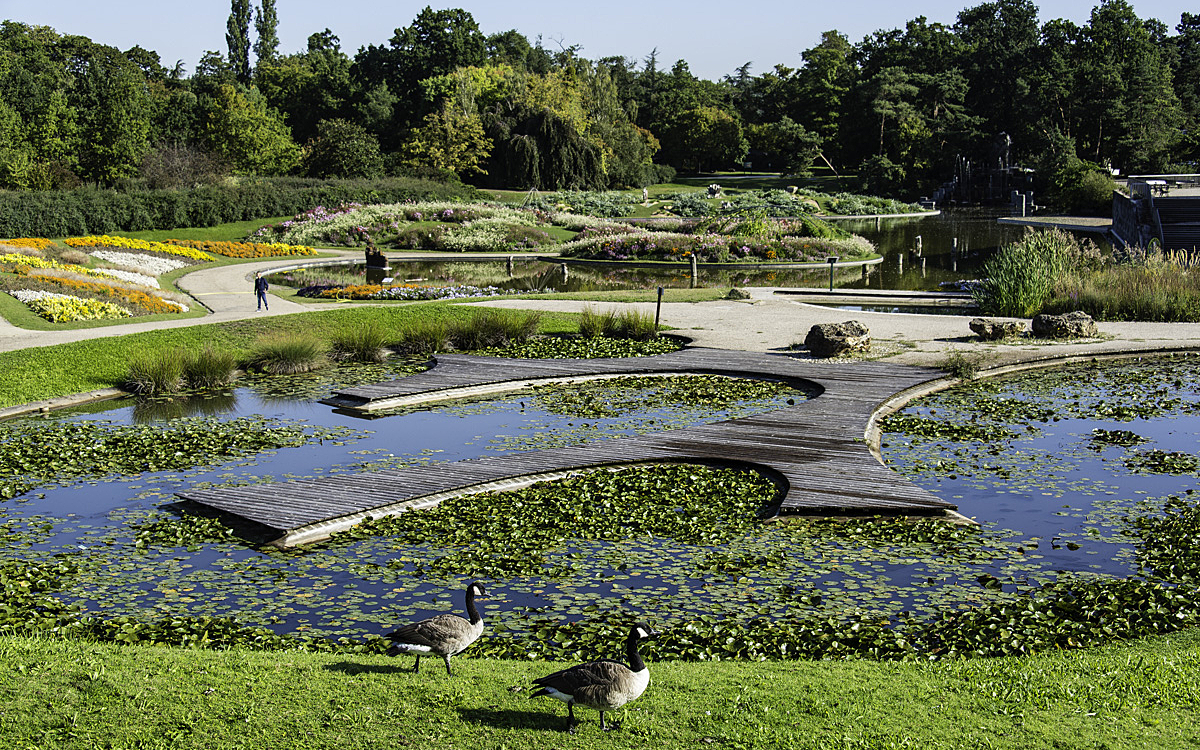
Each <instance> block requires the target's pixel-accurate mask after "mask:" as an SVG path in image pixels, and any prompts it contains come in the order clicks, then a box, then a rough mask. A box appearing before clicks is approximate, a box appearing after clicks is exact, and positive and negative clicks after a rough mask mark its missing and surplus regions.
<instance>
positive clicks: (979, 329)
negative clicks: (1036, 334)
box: [967, 318, 1025, 341]
mask: <svg viewBox="0 0 1200 750" xmlns="http://www.w3.org/2000/svg"><path fill="white" fill-rule="evenodd" d="M967 325H968V326H970V327H971V330H972V331H974V332H975V335H976V336H978V337H979V338H981V339H983V340H984V341H998V340H1000V339H1007V338H1011V337H1013V336H1020V335H1021V334H1023V333H1025V324H1024V323H1023V322H1021V321H1019V320H995V319H994V318H974V319H972V320H971V322H970V323H967Z"/></svg>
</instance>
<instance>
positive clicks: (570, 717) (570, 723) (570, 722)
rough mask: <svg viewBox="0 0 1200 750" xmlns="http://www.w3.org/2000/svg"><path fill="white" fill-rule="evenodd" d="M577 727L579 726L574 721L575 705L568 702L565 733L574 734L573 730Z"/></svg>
mask: <svg viewBox="0 0 1200 750" xmlns="http://www.w3.org/2000/svg"><path fill="white" fill-rule="evenodd" d="M578 727H579V724H578V723H577V722H576V721H575V704H574V703H573V702H568V703H567V732H568V733H570V734H575V730H576V729H577V728H578Z"/></svg>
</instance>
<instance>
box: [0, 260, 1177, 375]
mask: <svg viewBox="0 0 1200 750" xmlns="http://www.w3.org/2000/svg"><path fill="white" fill-rule="evenodd" d="M334 254H335V255H339V256H343V257H347V258H357V257H360V254H359V252H358V251H340V252H339V251H334ZM532 256H536V254H532V255H531V256H528V257H532ZM388 257H389V258H392V259H422V260H433V259H437V258H438V257H452V258H455V259H458V260H462V259H464V256H463V255H461V254H448V255H438V254H430V253H389V254H388ZM488 257H489V259H496V258H499V257H504V256H488ZM517 257H527V256H525V255H521V254H517ZM312 262H313V263H326V262H328V259H319V260H317V259H314V260H313V261H312ZM296 263H297V261H296V259H278V258H276V259H273V260H264V261H256V262H253V263H244V264H237V265H232V266H221V267H218V268H204V269H200V270H197V271H194V272H192V273H190V274H188V275H186V276H184V277H183V278H182V279H181V280H180V282H179V286H180V288H182V289H184V290H186V291H187V292H188V293H189V294H191V295H193V296H194V297H195V298H196V299H198V300H199V301H200V302H202V303H203V304H204V305H205V306H207V307H208V308H209V309H210V310H212V314H210V315H208V316H205V317H202V318H183V319H179V320H168V321H157V322H151V323H127V324H123V325H114V326H107V327H104V328H88V329H80V330H69V331H30V330H26V329H22V328H17V327H15V326H13V325H11V324H9V323H8V322H6V321H4V320H3V319H0V351H12V350H15V349H23V348H27V347H35V346H49V345H52V344H59V343H65V342H69V341H78V340H83V339H92V338H100V337H105V336H121V335H124V334H127V333H137V332H140V331H147V330H155V329H162V328H175V327H180V326H191V325H200V324H205V323H220V322H225V321H232V320H241V319H245V318H254V317H266V316H271V315H284V314H289V313H297V312H313V311H321V310H327V309H329V308H328V307H327V306H325V305H307V304H300V303H296V302H289V301H286V300H283V299H281V298H279V297H276V296H273V295H272V296H271V302H270V310H269V311H266V312H256V311H255V308H254V291H253V284H252V281H251V280H252V279H253V276H254V274H255V273H256V272H258V271H263V270H269V269H272V268H279V267H282V266H291V265H295V264H296ZM747 291H749V292H750V294H751V299H750V300H747V301H736V302H735V301H717V302H698V303H666V304H664V305H663V308H662V317H661V319H662V322H663V323H664V324H665V325H668V326H671V327H673V328H675V329H677V330H676V333H679V334H682V335H685V336H688V337H690V338H691V339H692V340H693V343H694V344H695V345H697V346H705V347H714V348H718V349H740V350H743V351H754V352H770V351H784V350H787V349H789V348H790V347H791V346H792V345H793V344H796V343H799V342H802V341H803V340H804V337H805V335H806V334H807V333H808V329H809V328H810V327H812V325H813V324H815V323H830V322H840V321H845V320H858V321H860V322H862V323H863V324H865V325H866V326H867V327H868V328H869V329H870V330H871V335H872V339H873V341H874V342H875V343H874V353H873V355H872V356H873V357H875V358H883V359H886V361H889V362H898V363H903V364H912V365H933V366H937V365H939V364H940V363H941V362H942V360H944V359H945V357H946V355H947V354H949V353H950V352H953V351H962V352H978V353H980V354H982V355H983V357H984V366H985V367H991V366H998V365H1007V364H1013V363H1017V362H1022V361H1029V360H1037V359H1048V358H1056V357H1064V356H1071V355H1102V354H1112V353H1117V352H1123V351H1150V350H1161V349H1197V350H1200V323H1100V324H1099V327H1100V332H1101V338H1100V339H1095V340H1088V341H1081V342H1070V343H1053V342H1039V341H1033V340H1028V339H1026V340H1020V341H1018V342H1017V343H1011V344H999V343H984V342H980V341H978V340H976V338H975V336H974V334H972V333H971V331H970V329H969V328H968V327H967V321H968V320H969V318H967V317H965V316H956V315H911V314H906V313H873V312H858V311H851V310H843V309H834V308H829V307H819V306H816V305H811V304H806V303H803V302H799V301H796V300H794V299H790V298H788V297H786V296H783V295H776V294H775V293H774V292H775V291H776V290H775V289H773V288H751V289H748V290H747ZM472 304H475V305H480V306H489V307H505V308H521V309H536V310H550V311H562V312H580V311H582V310H583V309H585V308H588V307H591V308H593V309H623V308H624V307H626V305H624V304H622V303H597V302H585V301H574V300H532V299H496V300H490V301H483V302H478V303H472ZM632 307H635V308H637V309H640V310H643V311H645V312H648V313H650V314H654V303H637V304H634V305H632Z"/></svg>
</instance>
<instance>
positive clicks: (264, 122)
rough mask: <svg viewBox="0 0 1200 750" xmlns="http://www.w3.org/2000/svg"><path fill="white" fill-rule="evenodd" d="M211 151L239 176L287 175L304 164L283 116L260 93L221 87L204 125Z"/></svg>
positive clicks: (205, 136)
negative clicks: (271, 107)
mask: <svg viewBox="0 0 1200 750" xmlns="http://www.w3.org/2000/svg"><path fill="white" fill-rule="evenodd" d="M204 138H205V140H206V141H207V143H208V146H209V148H210V150H212V151H213V152H214V153H215V154H217V155H218V156H219V157H220V158H221V159H222V160H223V161H224V162H225V163H227V164H229V165H230V166H231V167H232V168H233V171H234V172H235V173H237V174H262V175H279V174H286V173H287V172H289V171H291V169H292V168H293V167H295V166H296V165H297V164H299V163H300V156H301V154H300V148H299V147H298V146H297V145H296V144H295V143H293V142H292V137H291V131H289V130H288V127H287V125H285V124H284V123H283V120H282V118H280V117H279V115H278V114H277V113H276V112H274V111H272V110H270V109H269V108H268V107H267V103H266V101H265V100H264V99H263V97H262V95H260V94H259V93H258V92H257V91H255V90H253V89H252V90H251V91H250V92H249V93H242V92H241V91H239V90H237V89H236V88H234V87H233V86H231V85H229V84H221V85H220V86H218V87H217V90H216V92H215V96H214V97H213V102H212V104H211V105H210V108H209V111H208V116H207V119H206V121H205V123H204Z"/></svg>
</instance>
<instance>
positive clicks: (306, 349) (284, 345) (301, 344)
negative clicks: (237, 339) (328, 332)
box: [247, 333, 328, 375]
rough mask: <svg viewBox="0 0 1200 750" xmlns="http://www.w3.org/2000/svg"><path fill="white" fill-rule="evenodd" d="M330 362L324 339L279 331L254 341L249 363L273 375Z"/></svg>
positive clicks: (291, 372)
mask: <svg viewBox="0 0 1200 750" xmlns="http://www.w3.org/2000/svg"><path fill="white" fill-rule="evenodd" d="M327 362H328V358H327V357H326V356H325V346H324V343H323V342H322V341H321V340H320V339H317V338H316V337H315V336H311V335H308V334H303V333H299V334H277V335H273V336H268V337H265V338H261V339H259V340H258V341H256V342H255V343H254V347H253V350H252V351H251V353H250V358H249V360H248V361H247V367H248V368H250V369H254V370H261V371H262V372H265V373H269V374H271V375H294V374H296V373H300V372H311V371H312V370H316V369H319V368H321V367H323V366H324V365H325V364H326V363H327Z"/></svg>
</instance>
